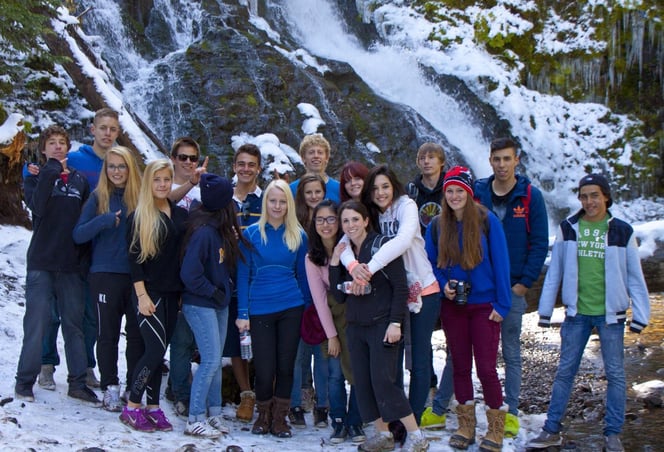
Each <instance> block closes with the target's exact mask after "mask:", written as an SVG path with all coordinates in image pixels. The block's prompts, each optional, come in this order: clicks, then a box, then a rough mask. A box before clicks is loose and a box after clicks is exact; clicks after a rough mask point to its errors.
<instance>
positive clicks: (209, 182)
mask: <svg viewBox="0 0 664 452" xmlns="http://www.w3.org/2000/svg"><path fill="white" fill-rule="evenodd" d="M200 188H201V202H202V203H203V207H205V208H206V209H207V210H221V209H223V208H224V207H226V206H227V205H228V203H229V202H231V200H232V199H233V184H231V182H230V181H229V180H228V179H226V178H225V177H221V176H217V175H216V174H211V173H205V174H202V175H201V181H200Z"/></svg>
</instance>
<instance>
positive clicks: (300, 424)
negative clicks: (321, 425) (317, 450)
mask: <svg viewBox="0 0 664 452" xmlns="http://www.w3.org/2000/svg"><path fill="white" fill-rule="evenodd" d="M288 420H289V421H290V424H291V425H292V426H293V427H295V428H306V426H307V421H305V420H304V410H303V409H302V408H301V407H299V406H296V407H293V408H291V409H290V411H289V412H288Z"/></svg>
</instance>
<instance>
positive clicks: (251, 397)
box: [235, 391, 256, 422]
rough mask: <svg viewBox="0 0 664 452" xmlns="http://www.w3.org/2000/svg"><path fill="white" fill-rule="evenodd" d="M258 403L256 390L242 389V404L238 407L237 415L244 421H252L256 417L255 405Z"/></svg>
mask: <svg viewBox="0 0 664 452" xmlns="http://www.w3.org/2000/svg"><path fill="white" fill-rule="evenodd" d="M255 404H256V394H254V391H242V393H240V406H238V407H237V411H236V412H235V417H236V418H238V420H240V421H242V422H251V418H253V417H254V405H255Z"/></svg>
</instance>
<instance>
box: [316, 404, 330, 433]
mask: <svg viewBox="0 0 664 452" xmlns="http://www.w3.org/2000/svg"><path fill="white" fill-rule="evenodd" d="M314 425H315V426H316V427H320V428H323V427H327V407H321V408H318V407H316V408H315V409H314Z"/></svg>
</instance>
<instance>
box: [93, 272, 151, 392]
mask: <svg viewBox="0 0 664 452" xmlns="http://www.w3.org/2000/svg"><path fill="white" fill-rule="evenodd" d="M88 282H89V284H90V297H91V298H92V300H93V301H94V302H95V305H96V307H97V319H98V322H97V363H98V364H99V373H100V378H99V379H100V383H101V390H102V391H105V390H106V388H108V386H110V385H118V384H120V381H119V378H118V342H119V341H120V329H121V327H122V316H124V317H125V319H126V322H125V332H126V334H127V348H126V351H125V359H126V360H127V376H126V381H127V382H129V381H131V377H132V375H133V373H134V367H135V366H136V362H137V361H138V360H139V358H140V357H141V356H142V355H143V352H144V350H143V338H142V337H141V333H140V331H139V329H138V323H137V322H136V312H135V311H136V308H135V306H134V303H133V301H132V299H131V294H132V293H133V291H134V290H133V285H132V283H131V278H130V277H129V274H123V273H90V275H89V276H88Z"/></svg>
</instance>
